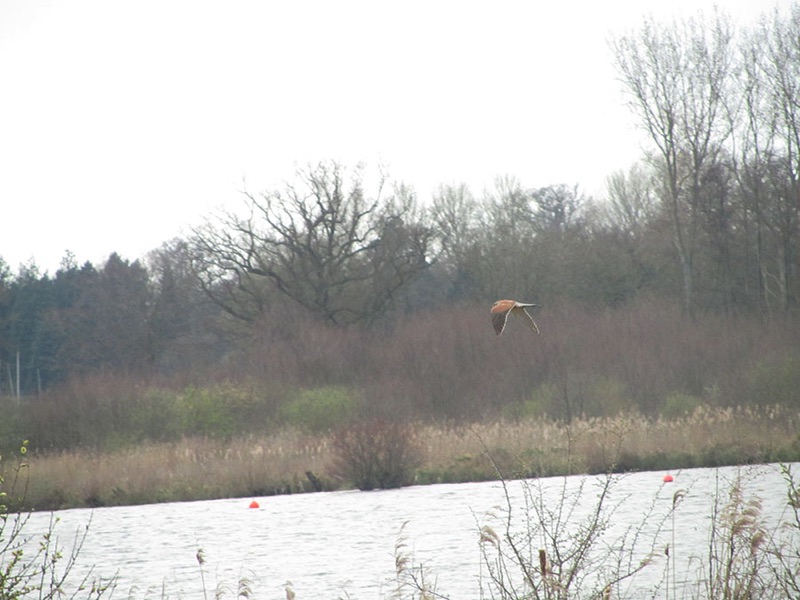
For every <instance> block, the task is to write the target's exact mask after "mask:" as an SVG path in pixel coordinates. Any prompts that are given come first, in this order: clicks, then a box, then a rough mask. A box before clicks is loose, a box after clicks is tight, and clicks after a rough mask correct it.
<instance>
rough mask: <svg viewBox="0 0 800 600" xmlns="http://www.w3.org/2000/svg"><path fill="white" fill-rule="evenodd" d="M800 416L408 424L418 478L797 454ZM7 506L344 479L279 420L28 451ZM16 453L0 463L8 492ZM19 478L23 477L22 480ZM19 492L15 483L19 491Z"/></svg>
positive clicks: (698, 414) (287, 487)
mask: <svg viewBox="0 0 800 600" xmlns="http://www.w3.org/2000/svg"><path fill="white" fill-rule="evenodd" d="M799 424H800V413H798V412H797V411H794V412H792V411H789V410H788V409H785V408H779V407H775V408H763V409H713V410H712V409H699V410H697V411H695V412H694V413H693V414H691V415H687V416H684V417H681V418H675V419H669V420H667V419H657V420H650V419H645V418H643V417H640V416H633V417H615V418H604V419H578V420H574V421H573V422H572V423H571V424H570V425H565V424H563V423H556V422H552V421H548V420H545V419H526V420H521V421H516V422H511V421H497V422H492V423H479V424H472V425H461V426H446V425H436V424H423V423H415V424H412V426H411V427H410V428H409V430H408V431H409V435H410V441H411V442H412V444H413V446H414V447H415V448H416V450H417V457H418V458H417V461H416V464H415V468H414V471H413V480H414V482H415V483H417V484H430V483H442V482H465V481H484V480H489V479H496V478H498V476H499V475H502V476H503V477H505V478H519V477H535V476H551V475H561V474H567V473H597V472H603V471H609V470H612V471H636V470H676V469H680V468H688V467H702V466H708V467H713V466H723V465H733V464H749V463H759V462H777V461H785V462H788V461H798V460H800V438H798V434H797V431H798V430H799V429H800V428H799V427H798V425H799ZM23 458H24V464H26V465H27V467H26V468H24V469H23V470H22V471H21V475H22V479H25V478H27V480H26V481H25V482H24V484H23V483H20V482H18V484H17V486H16V489H15V490H14V491H13V493H9V496H8V498H7V504H9V506H10V507H11V508H12V509H14V510H19V509H30V508H33V509H35V510H54V509H63V508H72V507H85V506H114V505H131V504H149V503H158V502H173V501H190V500H206V499H215V498H232V497H250V496H265V495H274V494H288V493H302V492H311V491H316V490H333V489H342V488H347V487H352V484H351V483H350V482H348V481H345V480H343V479H341V478H340V477H338V476H337V475H336V473H337V471H336V469H334V468H333V466H334V463H335V462H336V456H335V450H334V446H333V444H332V438H331V436H328V435H319V434H317V435H310V434H306V433H303V432H301V431H298V430H296V429H284V430H281V431H278V432H274V433H271V434H269V435H264V436H255V435H248V436H244V437H240V438H233V439H230V440H225V441H223V440H218V439H208V438H186V439H183V440H181V441H178V442H172V443H161V444H156V443H150V444H142V445H138V446H135V447H130V448H126V449H122V450H118V451H115V452H110V453H102V452H97V451H89V450H72V451H64V452H58V453H52V454H47V453H33V452H31V453H28V454H27V455H25V456H24V457H23ZM12 463H13V461H10V460H8V459H7V457H6V459H5V460H4V462H3V468H4V469H5V470H6V474H7V476H6V484H5V485H6V488H7V489H6V491H10V489H9V486H10V485H11V483H12V481H13V480H14V478H13V477H9V476H8V474H9V472H10V469H11V468H12V467H13V466H14V465H13V464H12ZM20 481H21V480H20ZM23 490H24V492H23Z"/></svg>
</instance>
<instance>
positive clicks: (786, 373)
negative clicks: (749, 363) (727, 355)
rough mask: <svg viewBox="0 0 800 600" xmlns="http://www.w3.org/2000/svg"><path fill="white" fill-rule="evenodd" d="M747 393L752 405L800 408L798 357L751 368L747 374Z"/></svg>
mask: <svg viewBox="0 0 800 600" xmlns="http://www.w3.org/2000/svg"><path fill="white" fill-rule="evenodd" d="M748 392H749V400H750V401H751V402H753V403H754V404H783V405H786V406H795V407H797V406H800V355H790V356H786V357H785V358H782V359H780V360H777V361H771V362H760V363H758V364H757V365H755V366H754V367H752V368H751V369H750V371H749V373H748Z"/></svg>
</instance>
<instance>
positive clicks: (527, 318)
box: [514, 307, 539, 333]
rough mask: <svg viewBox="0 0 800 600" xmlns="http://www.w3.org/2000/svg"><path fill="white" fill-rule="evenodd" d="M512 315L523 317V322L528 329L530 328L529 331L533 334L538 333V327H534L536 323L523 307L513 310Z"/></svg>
mask: <svg viewBox="0 0 800 600" xmlns="http://www.w3.org/2000/svg"><path fill="white" fill-rule="evenodd" d="M514 314H516V315H518V316H522V315H525V321H526V323H527V324H528V327H530V328H531V331H533V332H534V333H539V326H538V325H536V321H534V320H533V317H532V316H530V315H529V314H528V311H527V310H525V308H524V307H520V308H515V309H514Z"/></svg>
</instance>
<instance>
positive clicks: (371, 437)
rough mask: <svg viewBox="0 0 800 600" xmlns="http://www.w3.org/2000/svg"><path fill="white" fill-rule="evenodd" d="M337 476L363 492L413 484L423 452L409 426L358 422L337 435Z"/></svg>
mask: <svg viewBox="0 0 800 600" xmlns="http://www.w3.org/2000/svg"><path fill="white" fill-rule="evenodd" d="M333 453H334V463H333V467H332V471H333V472H332V474H333V476H334V477H337V478H340V479H344V480H347V481H350V482H351V483H352V484H353V485H354V486H356V487H357V488H358V489H360V490H372V489H375V488H381V489H389V488H398V487H402V486H404V485H409V484H410V483H411V482H412V479H413V470H414V469H415V468H416V467H417V466H418V465H419V463H420V457H419V451H418V448H417V447H416V444H415V443H414V440H413V435H412V432H411V428H410V427H409V426H408V425H403V424H399V423H389V422H386V421H382V420H373V421H368V422H360V423H355V424H353V425H351V426H349V427H345V428H343V429H340V430H339V431H338V432H336V434H334V436H333Z"/></svg>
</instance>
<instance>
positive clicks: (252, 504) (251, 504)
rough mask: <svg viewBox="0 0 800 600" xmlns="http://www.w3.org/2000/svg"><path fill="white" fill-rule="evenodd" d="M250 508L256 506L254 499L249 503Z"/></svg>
mask: <svg viewBox="0 0 800 600" xmlns="http://www.w3.org/2000/svg"><path fill="white" fill-rule="evenodd" d="M250 508H258V502H256V501H255V500H253V501H252V502H251V503H250Z"/></svg>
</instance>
